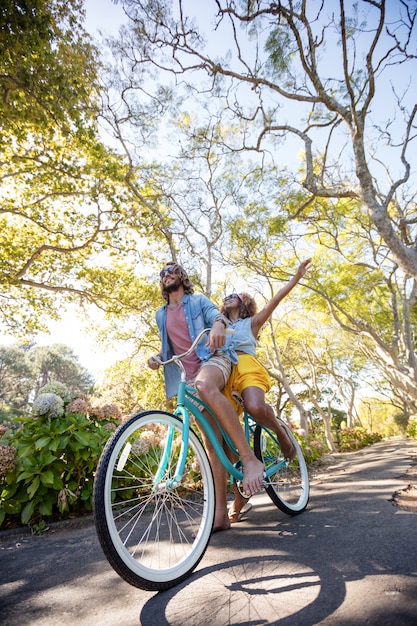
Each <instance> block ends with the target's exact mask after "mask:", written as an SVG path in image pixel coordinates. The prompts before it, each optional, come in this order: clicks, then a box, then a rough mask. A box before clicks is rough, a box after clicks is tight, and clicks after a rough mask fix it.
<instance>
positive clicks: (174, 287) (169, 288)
mask: <svg viewBox="0 0 417 626" xmlns="http://www.w3.org/2000/svg"><path fill="white" fill-rule="evenodd" d="M180 287H181V282H180V281H178V282H177V281H175V282H172V283H170V284H169V285H167V286H166V287H165V291H166V292H167V293H168V294H169V293H175V292H176V291H178V289H179V288H180Z"/></svg>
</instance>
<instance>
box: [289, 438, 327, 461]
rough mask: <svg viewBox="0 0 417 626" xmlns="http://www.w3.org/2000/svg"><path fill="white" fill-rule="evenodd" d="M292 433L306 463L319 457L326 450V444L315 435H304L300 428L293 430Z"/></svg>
mask: <svg viewBox="0 0 417 626" xmlns="http://www.w3.org/2000/svg"><path fill="white" fill-rule="evenodd" d="M293 435H294V436H295V438H296V439H297V441H298V443H299V444H300V447H301V450H302V453H303V456H304V459H305V462H306V463H307V465H308V464H309V463H312V462H313V461H317V460H318V459H320V458H321V457H322V456H323V454H324V453H325V452H326V446H325V445H324V444H323V443H322V442H321V441H320V440H319V439H317V437H316V436H308V435H305V434H303V433H302V432H301V430H299V431H294V432H293Z"/></svg>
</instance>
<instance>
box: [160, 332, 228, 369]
mask: <svg viewBox="0 0 417 626" xmlns="http://www.w3.org/2000/svg"><path fill="white" fill-rule="evenodd" d="M210 331H211V328H203V330H202V331H200V332H199V333H198V335H197V337H196V338H195V339H194V341H193V343H192V344H191V346H190V347H189V348H188V350H186V351H185V352H183V353H182V354H174V356H172V357H171V358H170V359H168V360H167V361H162V359H160V358H159V357H157V356H152V357H151V359H152V360H153V361H155V362H156V363H159V365H168V363H176V364H177V365H179V361H181V359H183V358H184V357H186V356H188V355H189V354H191V352H192V351H193V350H195V348H196V346H197V344H198V343H199V342H200V340H201V338H202V337H203V336H204V335H205V334H206V333H209V332H210ZM234 332H235V331H234V330H233V329H232V328H226V335H233V334H234Z"/></svg>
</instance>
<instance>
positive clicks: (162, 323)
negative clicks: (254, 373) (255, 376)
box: [155, 294, 237, 398]
mask: <svg viewBox="0 0 417 626" xmlns="http://www.w3.org/2000/svg"><path fill="white" fill-rule="evenodd" d="M182 306H183V307H184V315H185V319H186V321H187V325H188V330H189V333H190V338H191V341H192V342H193V341H194V339H195V338H196V337H197V335H198V333H199V332H201V331H202V330H203V328H211V326H212V325H213V322H214V321H215V319H216V318H218V317H219V316H220V313H219V311H218V309H217V308H216V307H215V306H214V304H213V303H212V302H211V301H210V300H209V299H208V298H207V296H204V295H203V294H185V295H184V297H183V299H182ZM155 319H156V323H157V325H158V330H159V334H160V336H161V342H162V347H161V356H162V360H163V361H166V360H167V359H170V358H171V357H172V356H173V351H172V347H171V344H170V342H169V339H168V333H167V325H166V321H167V304H164V305H163V306H161V307H159V309H157V311H156V314H155ZM226 321H227V320H226ZM206 343H207V335H204V336H203V338H202V339H201V341H200V342H199V343H198V344H197V347H196V354H197V356H198V358H199V359H200V361H206V360H207V359H209V358H210V356H211V354H210V349H209V348H207V347H206ZM229 343H230V341H229ZM222 350H223V351H224V353H225V355H226V356H227V357H228V358H230V360H231V361H232V363H236V362H237V356H236V354H235V352H234V350H231V349H230V347H229V346H228V343H227V344H226V345H225V346H224V347H223V348H222ZM164 377H165V392H166V396H167V398H172V396H175V395H176V393H177V390H178V383H179V381H180V370H179V368H178V367H177V365H175V363H169V364H168V365H166V366H165V367H164Z"/></svg>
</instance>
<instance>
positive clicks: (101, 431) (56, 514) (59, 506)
mask: <svg viewBox="0 0 417 626" xmlns="http://www.w3.org/2000/svg"><path fill="white" fill-rule="evenodd" d="M51 388H54V389H55V390H56V391H58V390H59V389H60V390H61V392H63V394H64V395H65V393H66V389H65V386H64V385H62V384H60V383H58V382H56V384H55V385H53V386H52V387H51ZM45 398H46V399H47V402H44V400H45ZM39 400H41V401H40V407H37V405H38V404H39V402H37V401H39ZM57 400H59V401H60V402H59V407H58V408H59V410H58V411H57ZM80 401H81V402H82V403H83V404H81V403H79V405H78V406H79V407H81V406H84V407H86V409H87V410H88V409H89V408H90V407H89V404H88V402H87V401H86V400H85V399H84V398H83V397H81V398H80ZM35 405H36V406H35ZM71 405H72V407H73V408H74V407H75V400H74V401H73V402H72V403H71ZM71 405H69V408H70V409H71ZM63 406H64V402H63V400H62V398H60V397H59V396H58V395H56V393H43V394H40V396H38V398H36V400H35V402H34V409H36V412H37V415H38V416H37V417H27V418H24V419H22V420H21V421H22V427H21V428H20V429H19V430H18V431H16V432H12V431H10V430H8V431H6V432H5V433H4V434H3V437H2V439H0V526H1V525H2V524H6V525H13V524H18V523H19V522H20V523H21V524H35V525H36V527H37V528H42V527H43V525H44V524H45V523H46V522H47V521H48V520H51V519H61V518H63V517H67V516H73V515H80V514H83V513H86V512H88V511H91V509H92V495H93V477H94V471H95V469H96V466H97V463H98V460H99V457H100V454H101V452H102V450H103V447H104V445H105V443H106V441H107V439H108V437H109V435H110V434H111V431H112V430H113V429H114V428H115V427H116V425H117V424H118V418H119V415H120V412H119V411H118V410H116V409H117V407H113V406H106V407H102V408H101V410H100V411H98V410H94V409H91V412H90V414H88V413H87V412H86V413H82V412H79V413H69V412H67V413H66V414H64V412H63ZM36 407H37V408H36ZM39 408H40V410H38V409H39Z"/></svg>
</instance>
